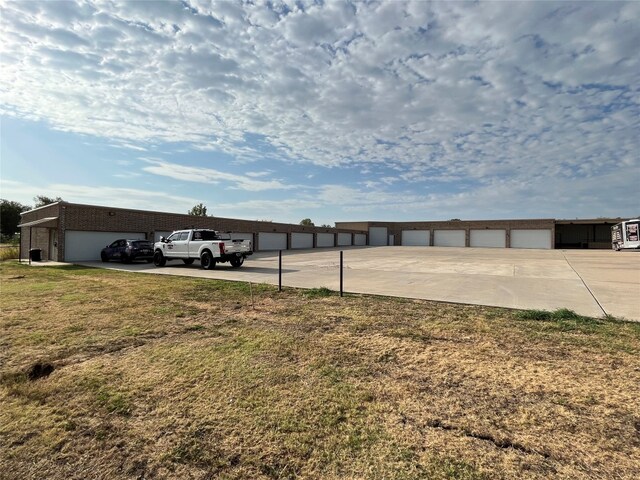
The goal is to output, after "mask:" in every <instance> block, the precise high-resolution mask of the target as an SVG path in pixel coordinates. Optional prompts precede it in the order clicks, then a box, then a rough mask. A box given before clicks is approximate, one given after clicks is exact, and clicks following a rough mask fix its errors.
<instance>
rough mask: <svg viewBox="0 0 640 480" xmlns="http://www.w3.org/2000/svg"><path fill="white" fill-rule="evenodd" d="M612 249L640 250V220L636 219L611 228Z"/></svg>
mask: <svg viewBox="0 0 640 480" xmlns="http://www.w3.org/2000/svg"><path fill="white" fill-rule="evenodd" d="M611 248H613V249H614V250H616V251H619V250H622V249H629V248H640V219H637V218H634V219H631V220H627V221H626V222H621V223H618V224H617V225H614V226H613V227H611Z"/></svg>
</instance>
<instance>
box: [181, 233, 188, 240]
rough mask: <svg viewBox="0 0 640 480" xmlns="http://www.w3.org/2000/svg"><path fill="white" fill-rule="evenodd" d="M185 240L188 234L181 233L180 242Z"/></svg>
mask: <svg viewBox="0 0 640 480" xmlns="http://www.w3.org/2000/svg"><path fill="white" fill-rule="evenodd" d="M187 238H189V232H182V233H181V234H180V240H186V239H187Z"/></svg>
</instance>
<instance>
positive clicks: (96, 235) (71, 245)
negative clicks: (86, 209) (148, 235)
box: [64, 230, 145, 262]
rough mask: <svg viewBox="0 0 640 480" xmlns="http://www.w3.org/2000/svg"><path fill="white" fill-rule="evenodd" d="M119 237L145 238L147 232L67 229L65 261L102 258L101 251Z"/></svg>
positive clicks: (65, 235)
mask: <svg viewBox="0 0 640 480" xmlns="http://www.w3.org/2000/svg"><path fill="white" fill-rule="evenodd" d="M119 238H126V239H130V240H136V239H141V240H144V239H145V234H144V233H141V232H138V233H131V232H82V231H79V230H67V231H66V232H65V234H64V260H65V262H86V261H91V260H100V251H101V250H102V249H103V248H104V247H106V246H107V245H109V244H111V243H112V242H113V241H115V240H118V239H119Z"/></svg>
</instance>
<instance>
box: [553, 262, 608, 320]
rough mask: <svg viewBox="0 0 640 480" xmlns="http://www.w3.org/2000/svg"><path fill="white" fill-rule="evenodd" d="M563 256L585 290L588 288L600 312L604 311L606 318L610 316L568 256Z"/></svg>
mask: <svg viewBox="0 0 640 480" xmlns="http://www.w3.org/2000/svg"><path fill="white" fill-rule="evenodd" d="M562 256H563V257H564V259H565V261H566V262H567V265H569V266H570V267H571V270H573V271H574V272H575V274H576V275H577V276H578V278H579V279H580V281H581V282H582V284H583V285H584V288H586V289H587V291H588V292H589V293H590V294H591V296H592V297H593V300H594V301H595V302H596V303H597V304H598V307H600V310H602V313H603V314H604V315H605V316H607V315H608V313H607V311H606V310H605V309H604V307H603V306H602V304H601V303H600V302H599V301H598V299H597V298H596V296H595V295H594V293H593V292H592V291H591V289H590V288H589V285H587V282H585V281H584V279H583V278H582V276H581V275H580V274H579V273H578V271H577V270H576V269H575V268H573V265H571V262H570V261H569V259H568V258H567V256H566V255H565V254H564V252H562Z"/></svg>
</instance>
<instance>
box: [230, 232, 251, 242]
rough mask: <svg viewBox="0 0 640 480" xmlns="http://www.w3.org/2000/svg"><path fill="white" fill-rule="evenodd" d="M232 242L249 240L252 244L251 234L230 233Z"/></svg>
mask: <svg viewBox="0 0 640 480" xmlns="http://www.w3.org/2000/svg"><path fill="white" fill-rule="evenodd" d="M231 238H232V239H233V240H250V241H252V242H253V233H242V232H231Z"/></svg>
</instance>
